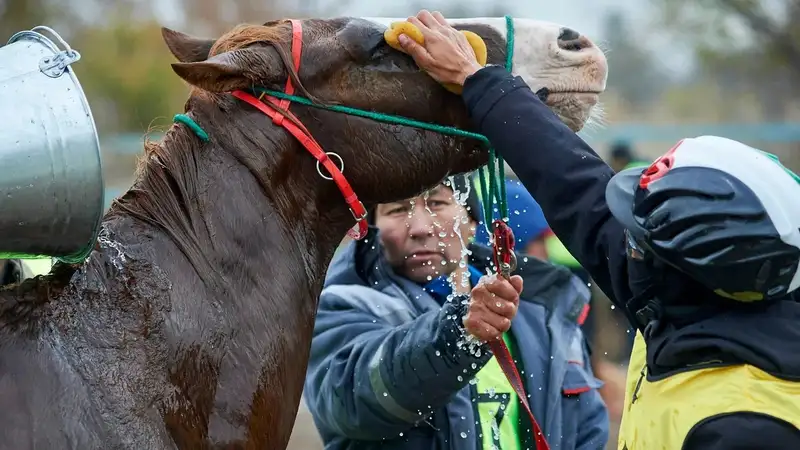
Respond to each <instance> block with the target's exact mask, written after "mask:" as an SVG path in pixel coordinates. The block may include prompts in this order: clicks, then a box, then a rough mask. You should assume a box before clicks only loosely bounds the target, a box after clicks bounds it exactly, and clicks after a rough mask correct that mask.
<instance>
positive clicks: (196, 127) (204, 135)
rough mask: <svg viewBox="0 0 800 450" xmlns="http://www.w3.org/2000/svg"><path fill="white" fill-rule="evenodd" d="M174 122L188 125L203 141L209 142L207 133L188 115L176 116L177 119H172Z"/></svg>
mask: <svg viewBox="0 0 800 450" xmlns="http://www.w3.org/2000/svg"><path fill="white" fill-rule="evenodd" d="M172 122H173V123H182V124H184V125H186V126H187V127H189V129H190V130H192V132H193V133H194V134H196V135H197V137H198V138H200V140H201V141H203V142H208V133H206V132H205V130H203V129H202V128H201V127H200V125H198V124H197V122H195V121H194V119H192V118H191V117H189V116H187V115H186V114H175V117H173V118H172Z"/></svg>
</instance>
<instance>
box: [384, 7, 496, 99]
mask: <svg viewBox="0 0 800 450" xmlns="http://www.w3.org/2000/svg"><path fill="white" fill-rule="evenodd" d="M461 32H462V33H464V36H466V37H467V41H468V42H469V45H470V46H472V50H473V51H475V59H477V60H478V64H480V65H481V66H485V65H486V57H487V55H486V43H485V42H483V38H481V37H480V36H478V35H477V34H475V33H473V32H472V31H461ZM401 34H405V35H406V36H408V37H409V38H411V39H413V40H414V41H415V42H416V43H417V44H419V45H424V44H425V37H424V36H423V35H422V32H421V31H419V28H417V27H416V25H414V24H413V23H411V22H395V23H393V24H392V25H391V26H390V27H389V28H388V29H387V30H386V31H385V32H384V33H383V38H384V39H386V43H387V44H389V46H390V47H392V48H393V49H395V50H399V51H401V52H403V51H404V50H403V47H402V46H401V45H400V41H399V40H398V38H399V37H400V35H401ZM442 85H443V86H444V87H445V88H446V89H447V90H448V91H450V92H452V93H454V94H460V93H461V90H462V86H459V85H456V84H450V83H443V84H442Z"/></svg>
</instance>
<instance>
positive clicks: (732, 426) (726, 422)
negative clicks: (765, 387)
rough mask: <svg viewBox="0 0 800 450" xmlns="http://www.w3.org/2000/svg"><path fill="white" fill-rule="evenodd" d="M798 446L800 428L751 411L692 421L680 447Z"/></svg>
mask: <svg viewBox="0 0 800 450" xmlns="http://www.w3.org/2000/svg"><path fill="white" fill-rule="evenodd" d="M790 448H797V449H800V430H798V429H797V427H795V426H794V425H792V424H790V423H788V422H784V421H782V420H780V419H776V418H774V417H772V416H767V415H764V414H758V413H751V412H738V413H732V414H725V415H721V416H717V417H714V418H711V419H708V420H706V421H704V422H701V423H700V424H698V425H696V426H695V427H694V428H693V429H692V431H690V432H689V434H688V435H687V436H686V440H685V441H684V443H683V447H682V450H787V449H790Z"/></svg>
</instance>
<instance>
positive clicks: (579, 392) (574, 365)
mask: <svg viewBox="0 0 800 450" xmlns="http://www.w3.org/2000/svg"><path fill="white" fill-rule="evenodd" d="M602 386H603V382H602V381H600V380H598V379H597V378H595V377H594V375H592V374H591V373H590V372H589V371H587V370H586V369H585V368H584V367H583V365H582V364H580V363H578V362H570V363H569V364H567V371H566V373H565V375H564V382H563V383H562V386H561V423H562V430H561V436H562V437H561V447H560V448H563V449H574V448H575V446H576V445H577V436H578V432H579V431H580V427H581V426H587V425H588V424H583V423H582V421H583V418H584V416H585V414H582V409H583V410H587V409H588V408H590V407H591V406H592V405H593V404H594V403H595V402H596V401H599V399H597V398H592V397H593V396H598V397H599V395H600V393H599V392H598V391H597V389H599V388H600V387H602Z"/></svg>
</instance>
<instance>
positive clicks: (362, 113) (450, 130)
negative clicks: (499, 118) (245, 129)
mask: <svg viewBox="0 0 800 450" xmlns="http://www.w3.org/2000/svg"><path fill="white" fill-rule="evenodd" d="M252 90H253V92H254V93H256V94H265V95H269V96H271V97H275V98H279V99H284V100H291V101H292V102H295V103H299V104H301V105H305V106H310V107H312V108H317V109H324V110H327V111H333V112H338V113H343V114H347V115H350V116H357V117H363V118H365V119H371V120H374V121H376V122H383V123H389V124H393V125H403V126H408V127H413V128H420V129H423V130H428V131H435V132H437V133H440V134H446V135H449V136H460V137H466V138H471V139H477V140H479V141H481V142H483V143H485V144H488V143H489V140H488V139H486V137H485V136H484V135H482V134H478V133H472V132H470V131H464V130H459V129H458V128H454V127H448V126H445V125H437V124H435V123H428V122H420V121H418V120H414V119H409V118H408V117H402V116H392V115H389V114H383V113H379V112H375V111H367V110H364V109H358V108H351V107H349V106H341V105H320V104H318V103H314V102H312V101H311V100H309V99H307V98H305V97H298V96H297V95H290V94H286V93H284V92H280V91H273V90H270V89H265V88H262V87H258V86H255V87H253V88H252Z"/></svg>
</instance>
